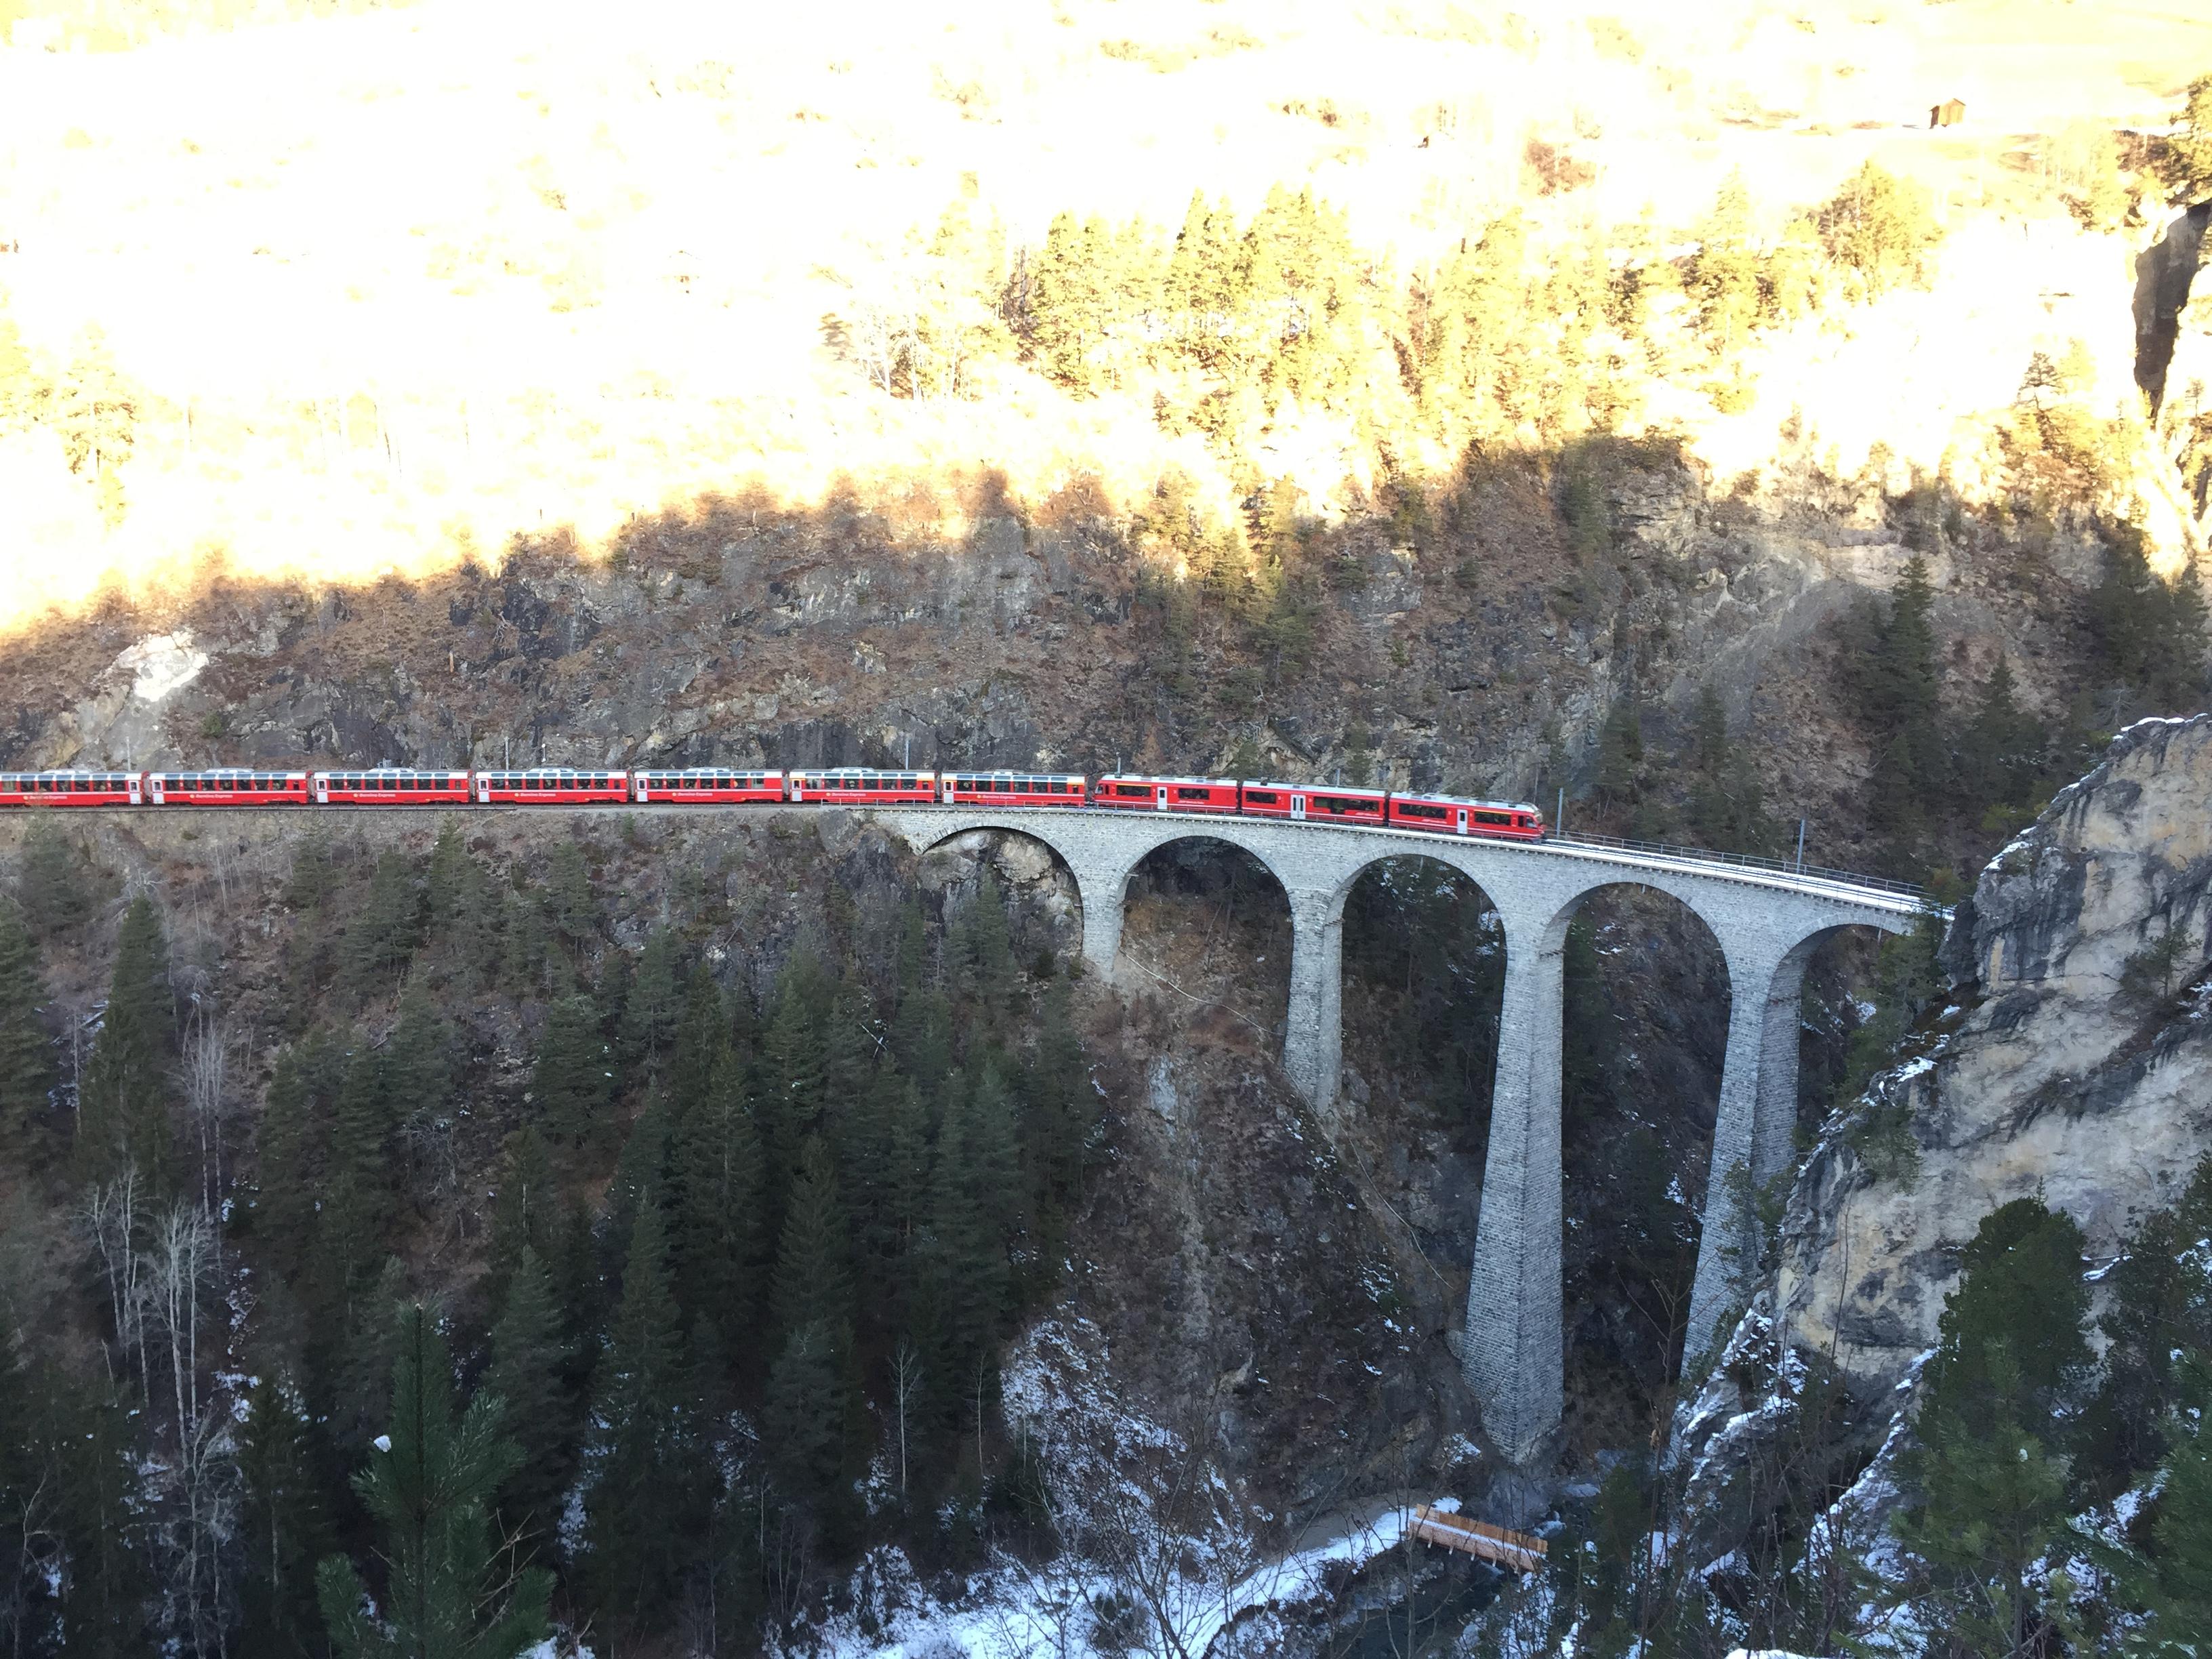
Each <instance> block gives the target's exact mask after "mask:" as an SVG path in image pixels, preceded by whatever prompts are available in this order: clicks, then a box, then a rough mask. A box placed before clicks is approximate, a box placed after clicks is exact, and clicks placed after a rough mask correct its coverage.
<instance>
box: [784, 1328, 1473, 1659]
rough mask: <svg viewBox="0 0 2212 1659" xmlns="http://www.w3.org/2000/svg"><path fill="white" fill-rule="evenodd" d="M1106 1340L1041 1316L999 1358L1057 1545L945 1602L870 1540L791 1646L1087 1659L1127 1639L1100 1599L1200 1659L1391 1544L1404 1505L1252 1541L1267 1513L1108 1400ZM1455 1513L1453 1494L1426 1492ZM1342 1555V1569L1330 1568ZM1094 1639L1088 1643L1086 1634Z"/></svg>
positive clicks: (854, 1657)
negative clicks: (831, 1615) (1287, 1549)
mask: <svg viewBox="0 0 2212 1659" xmlns="http://www.w3.org/2000/svg"><path fill="white" fill-rule="evenodd" d="M1106 1376H1107V1371H1106V1355H1105V1343H1104V1339H1103V1335H1102V1334H1101V1333H1100V1332H1099V1331H1098V1330H1097V1328H1096V1327H1094V1326H1092V1325H1091V1324H1090V1323H1089V1322H1087V1321H1083V1320H1079V1319H1074V1318H1065V1319H1051V1320H1047V1321H1045V1322H1043V1323H1042V1324H1040V1325H1038V1326H1037V1327H1036V1328H1035V1329H1033V1330H1032V1331H1031V1332H1030V1334H1028V1335H1027V1336H1026V1337H1025V1338H1024V1339H1023V1340H1022V1341H1021V1342H1020V1343H1019V1344H1018V1346H1017V1347H1016V1348H1015V1350H1014V1352H1013V1353H1012V1355H1011V1356H1010V1357H1009V1360H1008V1364H1007V1367H1006V1393H1005V1399H1006V1418H1007V1420H1008V1422H1009V1424H1010V1425H1015V1426H1017V1427H1018V1428H1020V1429H1023V1430H1024V1431H1026V1432H1027V1433H1029V1434H1030V1436H1031V1437H1032V1438H1033V1439H1034V1440H1035V1441H1036V1443H1037V1446H1038V1449H1039V1450H1040V1452H1041V1454H1042V1462H1043V1463H1044V1465H1045V1467H1046V1468H1048V1470H1049V1472H1050V1473H1049V1474H1048V1487H1049V1489H1050V1497H1051V1502H1052V1505H1053V1510H1054V1523H1055V1528H1056V1530H1057V1531H1058V1532H1059V1533H1060V1536H1061V1538H1062V1539H1063V1540H1064V1541H1066V1544H1067V1547H1066V1548H1065V1549H1063V1551H1062V1553H1061V1554H1060V1558H1059V1559H1056V1560H1054V1561H1052V1562H1049V1563H1046V1564H1042V1565H1032V1564H1029V1563H1025V1562H1023V1561H1021V1560H1018V1559H1015V1558H1014V1557H1012V1555H1010V1554H1007V1553H1003V1552H994V1554H993V1559H992V1561H991V1564H990V1565H989V1566H987V1568H985V1569H984V1570H983V1571H979V1572H976V1573H975V1574H972V1575H970V1576H969V1578H968V1579H967V1581H966V1583H965V1584H964V1586H963V1589H962V1590H961V1592H960V1593H959V1594H957V1595H955V1596H952V1597H949V1598H947V1597H941V1596H939V1595H933V1593H931V1591H930V1590H929V1589H927V1588H925V1587H924V1586H923V1585H922V1584H921V1582H920V1581H919V1579H917V1577H915V1573H914V1571H913V1568H912V1567H911V1565H909V1564H908V1561H907V1559H906V1557H905V1555H904V1554H903V1553H902V1552H901V1551H899V1550H898V1549H896V1548H895V1547H890V1546H883V1547H878V1548H877V1549H874V1550H872V1551H871V1552H870V1553H868V1555H867V1556H866V1558H865V1559H863V1560H862V1562H861V1563H860V1565H859V1567H858V1568H856V1569H855V1571H854V1576H853V1581H852V1582H853V1584H854V1591H855V1597H854V1599H855V1601H856V1602H857V1603H858V1606H857V1607H856V1608H855V1610H854V1612H852V1613H848V1614H844V1615H841V1616H840V1617H838V1618H836V1619H834V1620H828V1621H825V1622H823V1623H822V1624H820V1625H817V1626H812V1627H811V1628H809V1629H808V1630H806V1631H805V1632H801V1633H799V1635H798V1636H797V1638H795V1639H794V1640H793V1641H791V1642H789V1643H787V1644H785V1646H784V1650H785V1651H786V1652H787V1653H792V1654H798V1653H802V1652H804V1653H808V1654H811V1655H815V1656H828V1659H877V1656H884V1659H888V1656H891V1655H900V1654H903V1655H912V1656H915V1659H963V1656H964V1659H1091V1656H1094V1655H1097V1654H1098V1653H1100V1652H1101V1651H1102V1650H1103V1649H1105V1648H1109V1647H1110V1648H1115V1649H1122V1648H1125V1647H1127V1646H1128V1645H1132V1644H1130V1643H1129V1640H1128V1636H1127V1632H1126V1628H1125V1630H1124V1632H1123V1633H1122V1634H1121V1639H1120V1640H1119V1641H1115V1639H1114V1638H1113V1637H1112V1636H1110V1635H1103V1634H1102V1633H1101V1632H1099V1628H1098V1626H1099V1613H1098V1610H1099V1609H1101V1608H1105V1609H1109V1610H1110V1609H1113V1608H1115V1607H1127V1608H1129V1609H1132V1610H1133V1613H1132V1615H1131V1616H1133V1617H1134V1618H1135V1619H1137V1620H1139V1622H1141V1623H1144V1624H1147V1625H1149V1626H1150V1627H1151V1628H1150V1629H1149V1630H1147V1631H1146V1635H1145V1638H1144V1639H1142V1640H1141V1641H1140V1642H1139V1643H1137V1644H1133V1645H1137V1646H1140V1647H1142V1648H1145V1649H1147V1650H1150V1651H1152V1652H1154V1653H1157V1654H1160V1655H1163V1656H1167V1659H1203V1656H1205V1655H1206V1654H1207V1653H1208V1652H1209V1651H1210V1650H1212V1648H1213V1646H1214V1644H1215V1643H1216V1641H1217V1640H1218V1638H1219V1637H1220V1636H1221V1634H1222V1632H1224V1631H1225V1630H1228V1629H1229V1628H1230V1627H1231V1626H1232V1625H1234V1624H1235V1623H1236V1622H1237V1620H1239V1619H1240V1618H1243V1617H1244V1616H1245V1615H1248V1614H1250V1613H1256V1612H1258V1611H1260V1610H1262V1609H1267V1608H1271V1607H1292V1606H1296V1605H1297V1604H1298V1603H1301V1602H1305V1601H1314V1600H1316V1599H1318V1598H1320V1597H1322V1596H1324V1595H1328V1594H1330V1593H1331V1589H1330V1587H1331V1585H1332V1583H1334V1584H1341V1583H1342V1576H1343V1573H1344V1571H1345V1569H1346V1568H1347V1567H1348V1568H1350V1569H1351V1570H1353V1571H1357V1570H1358V1568H1359V1567H1361V1566H1364V1565H1365V1564H1366V1563H1367V1562H1368V1561H1370V1560H1371V1559H1373V1558H1375V1557H1376V1556H1377V1555H1379V1554H1381V1553H1383V1551H1385V1550H1387V1549H1389V1548H1390V1547H1392V1546H1393V1545H1395V1543H1397V1542H1398V1541H1399V1539H1400V1538H1401V1536H1402V1534H1403V1533H1404V1530H1405V1524H1406V1520H1407V1515H1408V1512H1409V1511H1408V1510H1407V1507H1406V1506H1405V1505H1403V1504H1389V1505H1377V1506H1376V1507H1375V1509H1374V1510H1373V1512H1372V1513H1371V1515H1370V1516H1368V1517H1367V1518H1365V1519H1364V1520H1361V1519H1358V1518H1356V1517H1357V1516H1358V1511H1353V1512H1352V1516H1350V1517H1347V1519H1346V1522H1344V1526H1345V1528H1346V1529H1345V1530H1344V1531H1343V1532H1342V1533H1341V1534H1340V1535H1337V1536H1332V1537H1328V1538H1325V1539H1322V1540H1320V1541H1315V1542H1312V1543H1310V1544H1309V1545H1307V1546H1306V1547H1303V1548H1300V1549H1298V1550H1296V1551H1294V1552H1292V1553H1288V1554H1285V1555H1279V1556H1272V1557H1271V1556H1268V1555H1266V1554H1265V1553H1263V1552H1261V1550H1259V1549H1258V1548H1257V1547H1255V1544H1254V1542H1253V1537H1254V1534H1255V1531H1256V1530H1257V1528H1258V1527H1259V1526H1260V1525H1262V1524H1264V1523H1265V1522H1267V1521H1269V1520H1271V1519H1272V1518H1273V1517H1271V1516H1267V1515H1264V1514H1260V1513H1255V1511H1253V1510H1249V1509H1248V1508H1246V1507H1244V1506H1243V1505H1242V1504H1239V1503H1238V1501H1237V1497H1236V1495H1235V1493H1234V1492H1232V1491H1231V1489H1230V1487H1229V1486H1228V1484H1227V1483H1226V1482H1225V1480H1223V1479H1222V1477H1221V1475H1220V1474H1219V1472H1218V1470H1217V1469H1216V1468H1214V1466H1213V1464H1212V1462H1211V1460H1210V1459H1209V1458H1207V1456H1206V1454H1205V1452H1204V1450H1203V1449H1200V1450H1198V1451H1197V1452H1196V1453H1195V1454H1193V1452H1192V1451H1191V1450H1190V1449H1188V1447H1187V1446H1186V1444H1185V1443H1184V1440H1183V1438H1182V1437H1181V1436H1179V1435H1178V1434H1176V1432H1175V1431H1173V1430H1171V1429H1170V1428H1168V1427H1166V1426H1164V1425H1161V1424H1159V1423H1157V1422H1154V1421H1152V1419H1149V1418H1146V1417H1145V1416H1143V1415H1141V1414H1140V1413H1135V1412H1132V1411H1130V1410H1128V1409H1127V1408H1126V1407H1124V1406H1123V1405H1121V1403H1120V1402H1119V1401H1116V1400H1115V1398H1113V1396H1112V1394H1111V1392H1110V1384H1109V1383H1107V1382H1106V1381H1105V1380H1104V1379H1105V1378H1106ZM1433 1501H1434V1502H1435V1504H1436V1505H1437V1507H1438V1508H1440V1509H1456V1508H1457V1507H1458V1505H1457V1504H1456V1502H1455V1500H1453V1499H1451V1498H1437V1499H1435V1500H1433ZM1339 1564H1342V1565H1339ZM1094 1638H1098V1639H1096V1640H1095V1639H1094Z"/></svg>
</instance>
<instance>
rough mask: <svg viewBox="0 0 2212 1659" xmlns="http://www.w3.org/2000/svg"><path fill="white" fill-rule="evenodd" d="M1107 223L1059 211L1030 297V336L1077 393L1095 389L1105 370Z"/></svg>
mask: <svg viewBox="0 0 2212 1659" xmlns="http://www.w3.org/2000/svg"><path fill="white" fill-rule="evenodd" d="M1108 240H1109V233H1108V232H1107V230H1106V228H1105V225H1104V222H1103V221H1101V220H1098V219H1092V220H1091V221H1090V222H1088V223H1079V222H1077V220H1076V217H1075V216H1074V215H1073V214H1072V213H1067V212H1062V213H1060V214H1059V215H1057V216H1055V217H1054V220H1053V222H1052V223H1051V225H1050V226H1048V228H1047V229H1046V231H1045V239H1044V246H1043V248H1042V249H1041V250H1040V251H1039V252H1038V253H1037V256H1036V267H1035V275H1034V278H1033V280H1032V282H1031V284H1030V297H1029V319H1028V320H1029V337H1030V345H1031V347H1032V348H1033V349H1035V351H1036V355H1037V356H1038V358H1039V359H1040V360H1041V361H1042V363H1043V365H1044V371H1045V373H1046V374H1049V375H1050V376H1051V377H1052V378H1053V379H1054V380H1057V381H1059V382H1060V384H1061V385H1062V386H1066V387H1067V388H1069V390H1071V391H1073V392H1089V391H1091V389H1092V388H1093V387H1094V386H1097V384H1098V383H1099V382H1100V380H1101V379H1102V378H1103V373H1104V371H1103V366H1102V364H1101V362H1099V361H1098V359H1099V357H1100V356H1101V351H1102V348H1103V345H1104V343H1105V334H1106V328H1107V303H1108V302H1107V296H1106V294H1105V269H1104V268H1105V264H1106V259H1105V252H1106V250H1105V247H1104V246H1103V245H1104V244H1105V243H1106V242H1107V241H1108Z"/></svg>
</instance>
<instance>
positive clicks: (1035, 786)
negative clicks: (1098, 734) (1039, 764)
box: [942, 772, 1085, 806]
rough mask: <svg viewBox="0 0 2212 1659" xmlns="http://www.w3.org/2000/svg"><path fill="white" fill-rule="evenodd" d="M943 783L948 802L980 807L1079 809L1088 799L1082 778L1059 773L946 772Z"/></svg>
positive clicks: (945, 797)
mask: <svg viewBox="0 0 2212 1659" xmlns="http://www.w3.org/2000/svg"><path fill="white" fill-rule="evenodd" d="M942 781H943V791H944V799H945V800H946V801H947V802H954V801H957V802H963V803H973V804H975V805H980V806H1080V805H1083V803H1084V800H1085V791H1084V787H1083V780H1082V779H1081V778H1080V777H1075V776H1068V775H1061V774H1058V773H1042V772H947V773H945V775H944V776H943V780H942Z"/></svg>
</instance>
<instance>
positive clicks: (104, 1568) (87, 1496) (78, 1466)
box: [46, 1372, 153, 1659]
mask: <svg viewBox="0 0 2212 1659" xmlns="http://www.w3.org/2000/svg"><path fill="white" fill-rule="evenodd" d="M46 1393H47V1394H48V1395H49V1396H50V1399H49V1403H48V1406H47V1413H49V1414H50V1416H51V1417H52V1419H58V1420H56V1421H54V1424H53V1427H52V1430H51V1431H50V1432H51V1433H52V1434H53V1436H54V1443H55V1444H56V1446H57V1448H58V1450H59V1452H60V1454H61V1455H60V1456H59V1457H58V1459H57V1460H56V1462H57V1464H58V1468H57V1470H56V1474H57V1480H56V1486H57V1488H58V1492H59V1496H60V1503H59V1505H58V1513H57V1514H56V1515H55V1516H54V1518H53V1523H52V1524H53V1531H54V1533H55V1534H58V1541H59V1543H60V1553H61V1554H62V1556H63V1559H65V1560H67V1561H68V1563H69V1565H70V1571H69V1575H68V1579H67V1582H66V1583H65V1584H64V1589H63V1592H62V1594H63V1605H62V1610H61V1614H62V1627H63V1629H64V1632H66V1644H65V1646H64V1648H63V1649H62V1650H63V1651H66V1652H67V1653H68V1654H69V1655H70V1659H77V1656H79V1655H88V1656H90V1659H125V1656H131V1659H136V1656H137V1655H140V1654H143V1652H144V1651H145V1647H144V1641H145V1632H146V1627H147V1625H148V1623H149V1619H150V1617H151V1615H152V1613H153V1597H152V1589H153V1587H152V1585H151V1584H149V1583H148V1573H147V1558H148V1554H149V1549H148V1546H149V1543H150V1541H149V1539H147V1538H146V1536H145V1532H146V1522H145V1510H144V1496H143V1494H144V1487H143V1475H142V1474H141V1471H140V1463H139V1460H140V1457H141V1455H142V1452H141V1443H140V1441H139V1438H138V1436H137V1432H136V1429H137V1422H136V1419H137V1405H138V1401H137V1396H136V1395H134V1394H133V1393H132V1392H131V1390H129V1389H125V1388H117V1387H114V1386H112V1385H110V1384H107V1383H101V1382H99V1381H96V1380H90V1379H84V1378H77V1377H67V1376H63V1375H61V1374H60V1373H58V1372H49V1373H48V1384H47V1388H46Z"/></svg>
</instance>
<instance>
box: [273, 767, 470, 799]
mask: <svg viewBox="0 0 2212 1659" xmlns="http://www.w3.org/2000/svg"><path fill="white" fill-rule="evenodd" d="M307 793H309V794H310V795H312V796H313V798H314V801H315V804H316V805H318V806H328V805H331V803H332V802H333V801H336V802H337V803H339V804H340V805H361V806H432V805H440V804H441V803H445V804H451V805H466V804H467V802H468V799H469V775H468V774H467V773H465V772H421V771H417V770H416V769H415V768H413V767H411V766H379V767H374V768H372V769H370V770H368V771H366V772H311V773H309V774H308V775H307Z"/></svg>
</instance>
